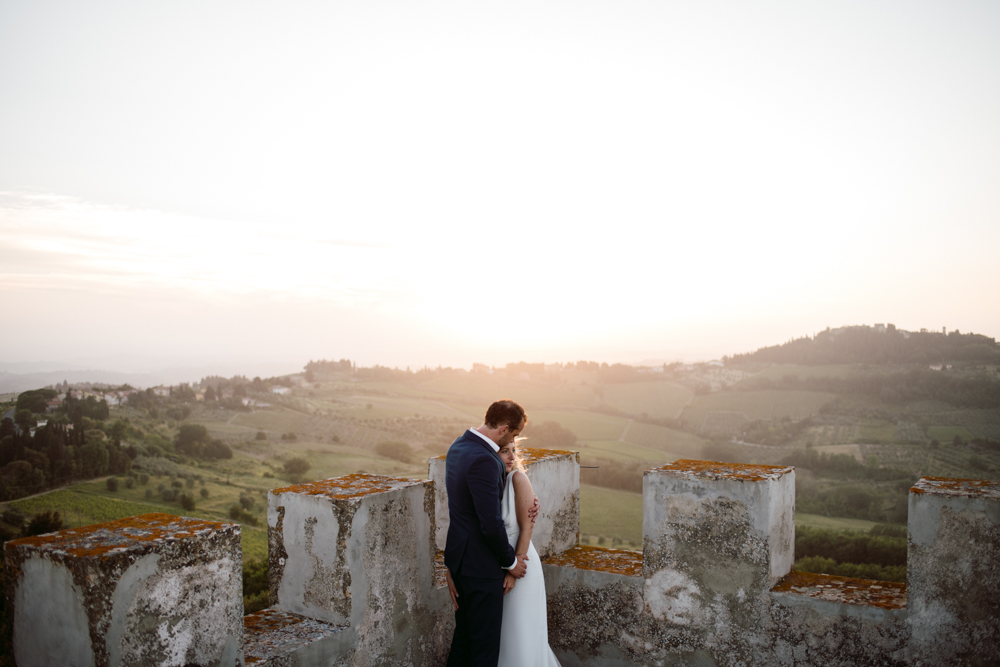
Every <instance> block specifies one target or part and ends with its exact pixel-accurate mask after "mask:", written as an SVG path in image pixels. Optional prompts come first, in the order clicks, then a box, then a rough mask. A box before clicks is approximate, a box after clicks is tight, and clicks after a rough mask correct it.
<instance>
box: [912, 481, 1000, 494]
mask: <svg viewBox="0 0 1000 667" xmlns="http://www.w3.org/2000/svg"><path fill="white" fill-rule="evenodd" d="M910 493H933V494H936V495H942V496H965V497H967V498H991V499H997V498H1000V481H996V480H983V479H962V478H952V477H923V478H921V479H919V480H917V483H916V484H914V485H913V487H911V488H910Z"/></svg>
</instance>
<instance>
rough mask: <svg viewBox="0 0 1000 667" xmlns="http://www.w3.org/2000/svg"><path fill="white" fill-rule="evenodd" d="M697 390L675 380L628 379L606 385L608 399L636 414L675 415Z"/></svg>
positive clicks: (670, 417) (605, 393)
mask: <svg viewBox="0 0 1000 667" xmlns="http://www.w3.org/2000/svg"><path fill="white" fill-rule="evenodd" d="M693 396H694V393H693V392H692V391H691V390H690V389H688V388H687V387H684V386H681V385H679V384H675V383H673V382H627V383H621V384H609V385H605V386H604V402H605V403H607V404H608V405H610V406H611V407H613V408H616V409H618V410H621V411H623V412H626V413H628V414H632V415H641V414H646V415H648V416H649V417H652V418H654V419H662V418H668V419H675V418H677V416H678V415H680V413H681V410H683V409H684V406H685V405H687V404H688V402H689V401H690V400H691V398H692V397H693Z"/></svg>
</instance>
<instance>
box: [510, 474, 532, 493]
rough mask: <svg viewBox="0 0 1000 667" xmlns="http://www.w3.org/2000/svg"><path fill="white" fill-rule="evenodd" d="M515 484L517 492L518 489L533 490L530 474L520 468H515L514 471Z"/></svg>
mask: <svg viewBox="0 0 1000 667" xmlns="http://www.w3.org/2000/svg"><path fill="white" fill-rule="evenodd" d="M513 484H514V492H515V493H517V492H518V491H521V490H524V491H530V490H531V480H529V479H528V476H527V475H525V474H524V473H523V472H521V471H520V470H515V471H514V482H513Z"/></svg>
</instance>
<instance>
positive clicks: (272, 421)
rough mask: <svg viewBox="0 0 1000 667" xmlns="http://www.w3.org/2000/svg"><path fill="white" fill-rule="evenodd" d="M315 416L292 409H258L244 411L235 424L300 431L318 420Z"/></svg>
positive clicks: (274, 429) (283, 430)
mask: <svg viewBox="0 0 1000 667" xmlns="http://www.w3.org/2000/svg"><path fill="white" fill-rule="evenodd" d="M318 421H319V420H317V419H316V418H314V417H310V416H309V415H304V414H301V413H299V412H292V411H291V410H258V411H256V412H242V413H240V414H239V415H238V416H237V417H236V419H234V420H233V424H236V425H237V426H246V427H248V428H253V429H259V430H261V431H270V432H271V433H299V432H303V431H306V430H307V429H309V427H310V426H312V425H314V424H316V422H318Z"/></svg>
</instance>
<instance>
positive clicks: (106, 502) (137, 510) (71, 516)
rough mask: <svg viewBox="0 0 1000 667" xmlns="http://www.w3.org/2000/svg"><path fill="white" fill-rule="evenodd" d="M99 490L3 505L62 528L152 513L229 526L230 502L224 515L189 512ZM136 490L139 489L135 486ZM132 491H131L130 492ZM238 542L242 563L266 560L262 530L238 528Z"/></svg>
mask: <svg viewBox="0 0 1000 667" xmlns="http://www.w3.org/2000/svg"><path fill="white" fill-rule="evenodd" d="M151 483H152V482H151ZM102 488H105V489H106V487H105V486H104V483H103V482H87V483H84V484H78V485H76V486H74V487H72V488H70V489H62V490H59V491H53V492H52V493H47V494H45V495H42V496H37V497H35V498H28V499H25V500H15V501H13V502H10V503H7V505H8V506H10V507H16V508H17V509H19V510H21V511H22V512H24V514H26V515H28V516H30V515H33V514H37V513H39V512H59V515H60V517H62V520H63V527H64V528H76V527H79V526H89V525H91V524H95V523H103V522H105V521H114V520H116V519H124V518H126V517H130V516H135V515H137V514H150V513H153V512H161V513H164V514H172V515H174V516H190V517H195V518H199V519H208V520H211V521H223V522H226V523H230V519H229V515H228V508H229V505H231V504H232V502H230V503H229V504H226V512H225V513H224V514H223V513H220V512H218V511H212V510H208V509H196V510H194V511H193V512H188V511H185V510H183V509H181V507H180V505H178V504H177V503H164V502H160V501H158V500H156V501H152V500H151V501H145V500H142V501H140V500H131V499H127V498H117V497H112V496H114V495H115V494H112V493H110V492H108V491H106V490H105V491H104V492H103V493H102V492H101V489H102ZM121 488H122V490H123V491H126V489H124V486H122V487H121ZM137 488H139V487H138V485H137ZM135 490H136V489H133V490H132V491H135ZM128 495H133V496H134V495H135V494H133V493H130V494H128ZM238 498H239V494H238V493H237V494H233V502H235V501H237V500H238ZM199 500H200V498H199ZM220 514H221V515H220ZM264 524H265V522H262V525H264ZM240 541H241V544H242V547H243V558H244V560H254V559H261V558H266V557H267V530H266V529H265V528H254V527H252V526H247V525H244V526H242V527H241V531H240Z"/></svg>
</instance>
